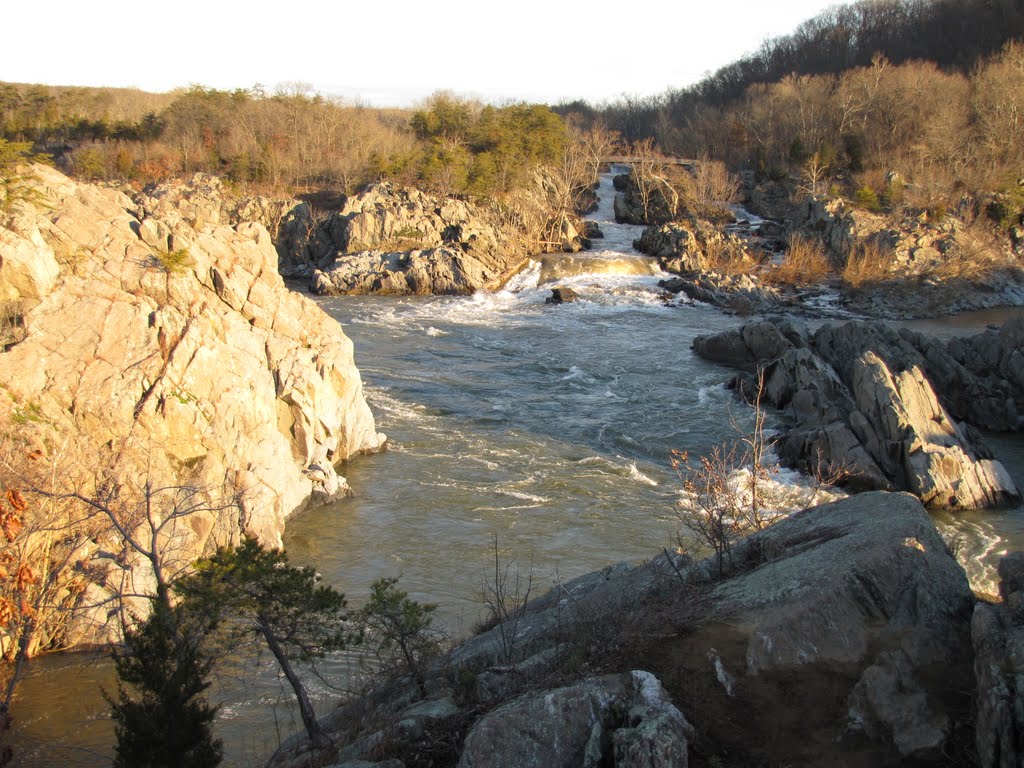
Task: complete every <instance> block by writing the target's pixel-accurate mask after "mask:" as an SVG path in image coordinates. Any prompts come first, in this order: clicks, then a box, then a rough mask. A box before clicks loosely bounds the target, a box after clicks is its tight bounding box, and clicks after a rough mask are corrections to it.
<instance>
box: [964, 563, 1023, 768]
mask: <svg viewBox="0 0 1024 768" xmlns="http://www.w3.org/2000/svg"><path fill="white" fill-rule="evenodd" d="M999 577H1000V585H999V593H1000V597H1001V598H1002V603H997V604H988V603H979V604H978V605H977V606H976V607H975V609H974V617H973V619H972V620H971V636H972V639H973V642H974V670H975V675H976V677H977V680H978V695H977V725H976V726H975V728H976V733H977V745H978V765H979V766H980V768H1015V766H1019V765H1021V764H1024V552H1014V553H1012V554H1010V555H1007V556H1006V557H1004V558H1003V559H1002V560H1001V561H1000V562H999Z"/></svg>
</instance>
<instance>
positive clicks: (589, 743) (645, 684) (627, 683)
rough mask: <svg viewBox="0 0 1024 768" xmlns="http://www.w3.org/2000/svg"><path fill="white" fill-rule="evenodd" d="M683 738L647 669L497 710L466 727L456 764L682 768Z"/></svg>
mask: <svg viewBox="0 0 1024 768" xmlns="http://www.w3.org/2000/svg"><path fill="white" fill-rule="evenodd" d="M688 735H690V736H691V737H692V735H693V729H692V727H691V726H690V725H689V723H687V722H686V719H685V718H684V717H683V715H682V713H681V712H680V711H679V710H678V709H676V708H675V706H673V705H672V703H671V701H670V700H669V698H668V695H667V694H666V692H665V690H664V688H662V686H661V683H659V682H658V680H657V679H656V678H655V677H654V675H652V674H650V673H649V672H643V671H633V672H629V673H626V674H621V675H605V676H603V677H595V678H589V679H585V680H581V681H579V682H576V683H573V684H572V685H569V686H565V687H562V688H556V689H553V690H547V691H542V692H540V693H535V694H531V695H526V696H523V697H522V698H519V699H515V700H513V701H511V702H509V703H507V704H503V705H501V706H500V707H498V708H496V709H494V710H492V711H491V712H489V713H488V714H486V715H485V716H484V717H482V718H480V720H478V721H477V723H476V724H475V725H474V726H473V728H472V730H470V732H469V735H468V736H467V737H466V740H465V742H464V743H463V747H462V756H461V757H460V759H459V763H458V765H459V768H492V767H493V768H499V767H500V766H510V765H514V766H517V768H562V767H564V768H575V767H576V766H587V767H588V768H599V766H602V765H608V764H614V765H616V766H620V768H686V766H687V764H688V762H687V736H688ZM610 758H611V759H610ZM612 761H613V762H612Z"/></svg>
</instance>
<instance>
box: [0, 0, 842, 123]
mask: <svg viewBox="0 0 1024 768" xmlns="http://www.w3.org/2000/svg"><path fill="white" fill-rule="evenodd" d="M832 5H835V2H826V1H825V0H779V1H778V2H765V0H703V1H702V2H692V1H691V0H674V1H673V0H660V2H653V1H652V0H616V1H615V2H609V1H608V0H590V2H586V3H583V2H578V1H577V0H513V2H511V3H506V4H495V3H488V2H486V0H475V1H474V2H469V1H468V0H435V1H434V2H428V1H426V0H418V1H416V0H390V2H389V1H388V0H333V2H328V3H322V2H319V1H318V0H312V1H311V2H310V1H307V2H303V3H286V2H281V1H280V0H277V2H274V3H268V2H263V0H249V2H244V3H243V2H227V1H226V0H206V1H205V2H199V1H198V0H177V1H176V2H173V3H152V2H145V0H141V1H140V0H132V1H131V2H127V1H126V0H93V1H92V2H89V1H88V0H73V1H69V0H49V1H48V2H46V3H41V4H39V5H36V4H35V3H31V2H13V3H8V4H7V7H5V9H4V14H3V15H4V27H5V28H6V29H7V30H10V31H14V30H17V32H14V33H12V32H8V34H5V35H4V38H5V39H4V44H3V47H2V49H0V81H6V82H21V83H46V84H50V85H92V86H112V87H138V88H142V89H144V90H149V91H169V90H172V89H174V88H178V87H187V86H189V85H192V84H201V85H204V86H207V87H211V88H220V89H235V88H249V87H252V86H253V85H255V84H257V83H258V84H261V85H263V86H264V87H265V89H266V90H267V91H270V92H272V91H274V90H275V89H277V88H278V86H280V85H282V84H286V83H304V84H308V85H310V86H312V89H313V90H315V91H317V92H320V93H322V94H324V95H331V96H341V97H345V98H349V99H353V100H358V101H360V102H362V103H365V104H368V105H373V106H410V105H413V104H415V103H417V102H418V101H420V100H422V99H423V98H425V97H426V96H429V95H430V94H431V93H433V92H435V91H438V90H450V91H453V92H455V93H457V94H459V95H463V96H471V97H478V98H481V99H483V100H485V101H492V102H503V101H530V102H541V103H550V104H555V103H558V102H560V101H568V100H573V99H586V100H587V101H590V102H591V103H593V104H599V103H602V102H604V101H613V100H615V99H617V98H619V97H621V96H623V95H630V96H649V95H652V94H657V93H662V92H664V91H665V90H666V89H667V88H669V87H682V86H685V85H689V84H690V83H693V82H696V81H697V80H699V79H700V78H701V77H702V76H703V75H704V74H706V73H708V72H713V71H714V70H715V69H717V68H718V67H720V66H722V65H724V64H728V63H729V62H731V61H733V60H735V59H737V58H739V57H740V56H742V55H743V54H745V53H748V52H750V51H753V50H756V49H757V48H758V47H759V46H760V44H761V42H762V41H763V40H764V39H765V38H767V37H775V36H778V35H781V34H786V33H788V32H791V31H792V30H793V29H794V28H795V27H796V26H797V25H798V24H799V23H800V22H801V21H803V20H804V19H807V18H809V17H811V16H814V15H815V14H817V13H818V12H820V11H821V10H823V9H825V8H827V7H829V6H832Z"/></svg>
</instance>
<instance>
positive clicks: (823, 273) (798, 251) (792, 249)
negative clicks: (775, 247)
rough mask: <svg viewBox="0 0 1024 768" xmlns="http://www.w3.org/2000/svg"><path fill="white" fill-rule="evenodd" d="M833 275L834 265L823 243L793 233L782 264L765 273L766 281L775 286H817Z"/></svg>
mask: <svg viewBox="0 0 1024 768" xmlns="http://www.w3.org/2000/svg"><path fill="white" fill-rule="evenodd" d="M831 273H832V265H831V264H830V263H829V260H828V254H827V253H826V251H825V247H824V245H823V244H822V243H821V241H820V240H818V239H816V238H813V237H806V236H804V235H801V234H799V233H793V234H791V235H790V236H789V241H788V242H787V244H786V255H785V257H784V258H783V259H782V263H781V264H777V265H774V266H772V267H771V268H770V269H768V270H767V271H765V273H764V280H765V282H768V283H772V284H774V285H815V284H818V283H821V282H823V281H824V280H825V279H826V278H828V276H829V275H830V274H831Z"/></svg>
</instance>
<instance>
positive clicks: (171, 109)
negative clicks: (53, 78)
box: [0, 83, 567, 195]
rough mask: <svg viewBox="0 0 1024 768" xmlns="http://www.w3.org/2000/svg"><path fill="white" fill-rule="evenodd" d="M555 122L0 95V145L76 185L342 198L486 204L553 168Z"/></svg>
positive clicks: (445, 113) (101, 95)
mask: <svg viewBox="0 0 1024 768" xmlns="http://www.w3.org/2000/svg"><path fill="white" fill-rule="evenodd" d="M566 137H567V133H566V126H565V122H564V121H563V120H562V118H561V117H559V116H558V115H557V114H555V113H554V112H553V111H551V110H550V109H548V108H547V107H543V106H537V105H530V104H513V105H509V106H503V107H493V106H487V105H483V104H481V103H479V102H476V101H471V100H466V99H460V98H458V97H455V96H454V95H452V94H450V93H446V92H441V93H438V94H435V95H434V96H432V97H431V98H429V99H428V100H427V101H426V102H425V103H424V105H423V106H422V107H421V108H420V109H418V110H415V111H410V110H394V109H392V110H386V109H373V108H368V107H363V106H359V105H352V104H347V103H344V102H341V101H337V100H333V99H329V98H325V97H323V96H320V95H319V94H315V93H313V92H312V91H311V90H310V88H309V86H306V85H303V84H301V83H296V84H292V85H290V86H287V87H284V88H279V89H278V90H277V91H276V92H275V93H273V94H268V93H266V92H265V90H264V89H263V88H262V87H259V86H256V87H254V88H251V89H244V90H234V91H222V90H216V89H211V88H204V87H202V86H192V87H191V88H188V89H183V90H180V91H177V92H175V93H173V94H147V93H143V92H141V91H134V90H118V89H99V88H49V87H46V86H38V85H13V84H2V83H0V138H3V139H6V140H8V141H10V142H21V143H28V144H29V145H31V146H33V147H34V148H35V149H36V150H37V151H46V152H51V153H53V154H54V155H55V156H57V158H58V163H59V164H60V165H61V166H62V167H63V168H65V169H66V170H68V171H70V172H72V173H74V174H75V175H77V176H80V177H83V178H86V179H113V178H118V179H135V180H138V181H140V182H143V183H146V182H150V181H157V180H161V179H164V178H168V177H171V176H179V175H185V176H187V175H191V174H192V173H195V172H196V171H203V172H207V173H214V174H218V175H221V176H226V177H228V178H230V179H232V180H233V181H235V182H238V183H240V184H249V183H253V184H257V185H262V186H269V187H273V188H285V189H289V190H294V189H297V188H298V189H302V188H305V189H334V190H339V191H342V192H345V193H350V192H352V191H353V190H354V189H355V188H357V187H358V186H360V185H361V184H364V183H366V182H370V181H373V180H375V179H378V178H381V177H393V178H398V179H400V180H402V181H408V182H410V183H415V184H418V185H420V186H423V187H426V188H429V189H432V190H434V191H438V192H442V193H447V194H470V195H497V194H502V193H504V192H507V191H509V190H510V189H513V188H515V187H517V186H519V185H521V184H523V183H524V181H525V179H526V176H527V171H528V169H529V168H531V167H533V166H535V165H537V164H556V163H557V162H558V160H559V158H560V157H561V155H562V153H563V150H564V148H565V145H566Z"/></svg>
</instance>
